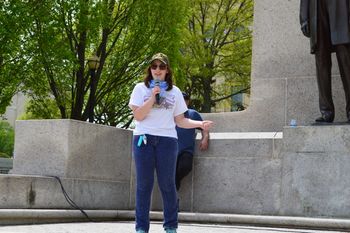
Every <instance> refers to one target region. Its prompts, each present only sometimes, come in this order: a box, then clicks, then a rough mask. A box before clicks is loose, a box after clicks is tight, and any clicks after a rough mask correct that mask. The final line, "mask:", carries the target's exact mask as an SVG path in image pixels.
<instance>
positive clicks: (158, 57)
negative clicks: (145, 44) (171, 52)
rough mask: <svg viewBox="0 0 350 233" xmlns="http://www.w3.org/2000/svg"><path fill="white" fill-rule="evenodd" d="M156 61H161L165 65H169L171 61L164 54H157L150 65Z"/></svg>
mask: <svg viewBox="0 0 350 233" xmlns="http://www.w3.org/2000/svg"><path fill="white" fill-rule="evenodd" d="M154 60H159V61H161V62H163V63H164V64H165V65H169V59H168V56H167V55H165V54H164V53H156V54H154V55H153V56H152V58H151V61H150V63H152V62H153V61H154Z"/></svg>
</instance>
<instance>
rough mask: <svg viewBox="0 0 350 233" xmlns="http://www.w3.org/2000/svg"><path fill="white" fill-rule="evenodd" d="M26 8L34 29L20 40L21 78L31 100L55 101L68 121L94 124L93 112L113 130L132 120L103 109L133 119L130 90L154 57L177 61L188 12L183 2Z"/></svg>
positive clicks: (113, 0) (59, 3) (100, 0)
mask: <svg viewBox="0 0 350 233" xmlns="http://www.w3.org/2000/svg"><path fill="white" fill-rule="evenodd" d="M14 5H15V4H14ZM14 5H13V6H11V7H12V8H14V7H15V6H14ZM26 5H27V6H26V7H25V8H23V9H25V11H26V14H24V17H26V20H28V21H29V22H30V23H29V25H27V28H26V30H25V31H24V33H23V34H22V35H20V37H21V38H22V41H23V43H22V44H21V49H22V53H23V54H26V58H27V59H26V64H27V67H28V69H27V74H26V76H25V78H23V76H22V79H21V80H22V85H23V89H24V90H25V91H26V94H27V95H29V96H30V97H32V98H33V99H35V100H37V102H38V103H47V99H54V100H55V103H56V106H57V108H58V109H59V112H60V115H61V118H72V119H77V120H82V121H86V120H87V119H88V118H89V117H91V116H89V114H90V113H91V112H90V111H89V109H91V108H93V109H95V113H94V116H93V118H94V119H95V121H96V122H98V123H107V124H111V125H117V124H118V123H119V122H118V121H119V119H125V116H118V117H117V118H116V117H114V116H112V115H113V114H112V115H111V114H102V113H101V111H102V110H104V111H105V112H106V113H111V112H119V113H120V114H125V115H126V116H129V115H130V111H124V110H123V108H125V105H126V103H127V99H128V98H126V95H129V94H130V93H125V91H124V90H130V89H131V88H132V86H133V84H134V83H135V82H136V81H137V80H138V79H139V77H140V75H141V74H142V72H143V69H144V68H145V62H146V61H147V60H148V59H149V57H150V56H151V55H152V54H153V53H155V52H158V51H160V50H161V51H163V52H168V53H169V55H170V56H175V55H174V53H176V52H174V51H176V49H177V48H178V47H179V45H178V44H179V38H180V33H179V30H178V29H177V28H178V27H177V26H178V25H179V24H181V23H182V22H184V21H183V20H182V18H183V17H182V16H183V15H184V12H185V7H184V3H183V1H180V0H174V1H166V0H157V1H145V0H143V1H142V0H125V1H117V0H91V1H88V0H84V1H83V0H77V1H63V0H47V1H44V2H42V1H39V0H34V1H28V2H27V3H26ZM16 7H18V6H16ZM179 28H181V27H179ZM92 55H97V56H98V57H99V61H100V62H99V67H98V69H97V70H96V71H94V73H93V75H91V74H92V71H91V70H89V69H88V67H87V65H86V62H87V59H88V58H89V57H90V56H92ZM106 108H107V109H106ZM110 116H111V119H110ZM114 120H116V121H117V122H115V121H114Z"/></svg>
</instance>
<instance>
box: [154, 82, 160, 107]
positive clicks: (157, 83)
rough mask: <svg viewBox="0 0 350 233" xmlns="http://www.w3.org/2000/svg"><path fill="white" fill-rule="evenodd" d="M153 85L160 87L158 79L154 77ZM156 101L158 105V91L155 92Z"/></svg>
mask: <svg viewBox="0 0 350 233" xmlns="http://www.w3.org/2000/svg"><path fill="white" fill-rule="evenodd" d="M154 86H155V87H160V79H158V78H155V79H154ZM156 103H157V104H158V105H159V104H160V96H159V93H157V94H156Z"/></svg>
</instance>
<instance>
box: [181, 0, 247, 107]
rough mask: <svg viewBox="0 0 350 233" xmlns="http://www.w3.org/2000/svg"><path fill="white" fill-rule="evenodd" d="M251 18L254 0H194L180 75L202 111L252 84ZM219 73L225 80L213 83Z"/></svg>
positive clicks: (185, 37) (185, 34)
mask: <svg viewBox="0 0 350 233" xmlns="http://www.w3.org/2000/svg"><path fill="white" fill-rule="evenodd" d="M252 19H253V1H252V0H191V13H190V17H189V21H188V27H187V30H186V31H185V33H184V39H183V46H182V48H181V52H182V54H183V60H182V63H181V65H182V73H181V76H182V79H183V80H186V78H187V80H188V81H187V83H186V84H185V85H184V87H185V88H184V89H185V90H186V91H187V92H189V93H190V94H191V95H192V96H193V97H195V98H194V101H193V103H197V106H195V107H197V108H198V109H199V110H200V111H201V112H210V111H211V107H212V106H213V105H215V103H216V102H218V101H221V100H223V99H226V98H229V97H231V96H232V92H236V91H237V90H234V89H235V88H234V87H237V86H239V87H241V89H247V87H248V86H249V83H250V64H251V43H252V42H251V39H252V35H251V34H252V33H251V25H252ZM185 77H186V78H185ZM220 77H223V78H224V79H225V82H224V83H223V84H222V85H221V87H220V86H217V87H214V83H215V82H216V79H217V78H220ZM223 87H224V88H223ZM228 87H229V88H228Z"/></svg>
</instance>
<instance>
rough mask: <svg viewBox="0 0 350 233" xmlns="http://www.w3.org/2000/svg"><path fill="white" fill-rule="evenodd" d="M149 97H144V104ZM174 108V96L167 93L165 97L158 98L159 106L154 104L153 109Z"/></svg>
mask: <svg viewBox="0 0 350 233" xmlns="http://www.w3.org/2000/svg"><path fill="white" fill-rule="evenodd" d="M150 97H151V96H150V95H147V96H144V98H143V102H146V101H147V100H148V99H149V98H150ZM174 106H175V95H172V94H169V93H167V94H166V95H165V96H161V97H160V101H159V104H157V103H154V104H153V108H156V109H167V110H168V109H173V108H174Z"/></svg>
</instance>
